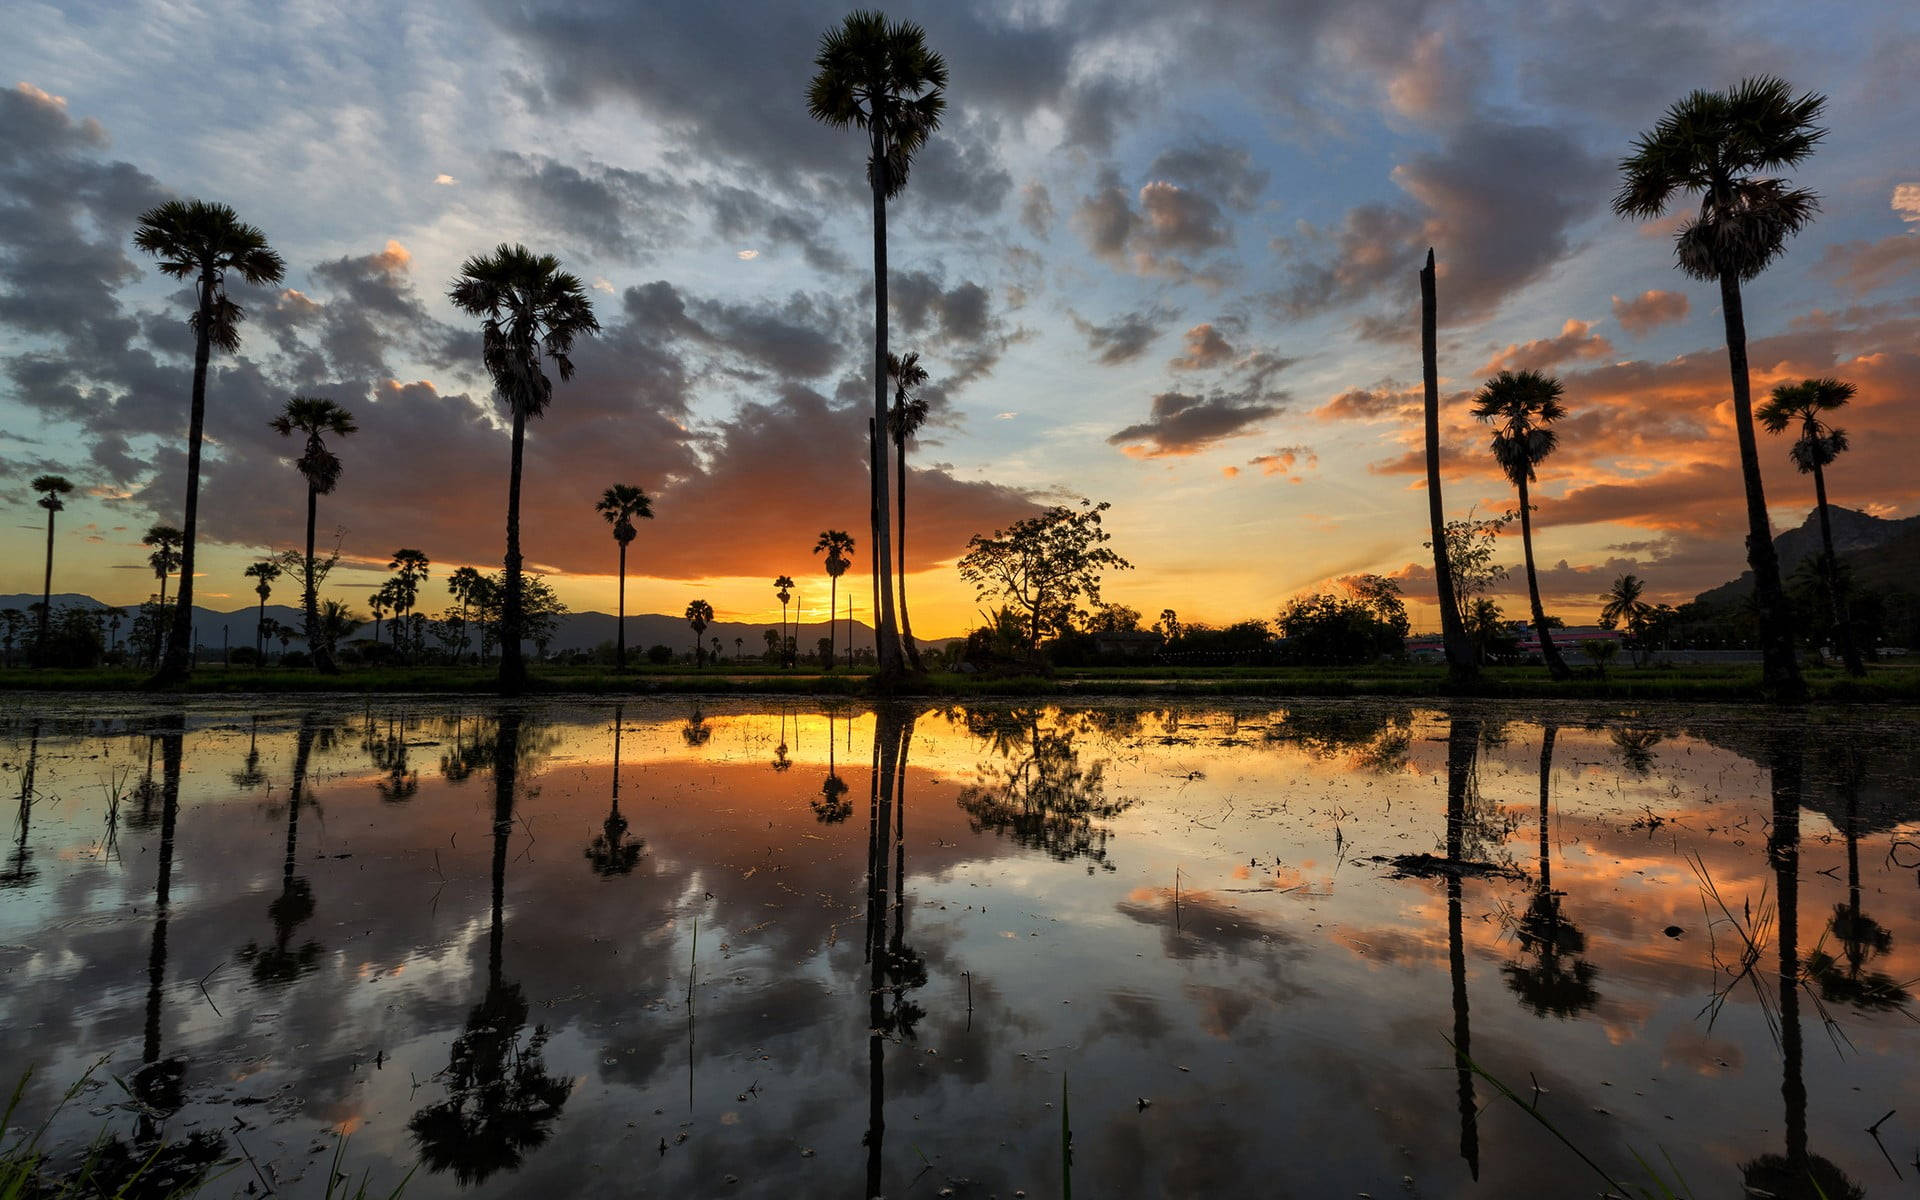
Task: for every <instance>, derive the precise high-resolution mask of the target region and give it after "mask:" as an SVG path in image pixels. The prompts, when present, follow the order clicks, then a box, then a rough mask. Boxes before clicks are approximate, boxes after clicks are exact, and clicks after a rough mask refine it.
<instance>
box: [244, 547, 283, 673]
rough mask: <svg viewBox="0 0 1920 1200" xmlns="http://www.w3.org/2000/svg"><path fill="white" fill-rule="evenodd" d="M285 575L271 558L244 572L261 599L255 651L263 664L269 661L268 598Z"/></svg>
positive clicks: (255, 631) (262, 560)
mask: <svg viewBox="0 0 1920 1200" xmlns="http://www.w3.org/2000/svg"><path fill="white" fill-rule="evenodd" d="M285 573H286V572H285V571H284V570H282V568H281V566H280V564H279V562H277V561H276V560H274V559H271V558H263V559H261V560H260V561H259V562H257V563H254V564H253V565H252V566H249V567H248V568H247V569H246V571H244V572H243V574H245V575H246V577H247V578H248V579H251V580H253V591H254V594H255V595H257V596H259V597H260V619H259V621H258V622H257V623H256V624H255V627H254V633H253V649H254V653H255V654H256V655H258V656H259V661H260V662H261V663H265V662H266V660H267V598H268V597H269V596H271V595H273V585H274V581H275V580H277V579H279V578H280V576H282V575H283V574H285Z"/></svg>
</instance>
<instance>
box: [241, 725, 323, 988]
mask: <svg viewBox="0 0 1920 1200" xmlns="http://www.w3.org/2000/svg"><path fill="white" fill-rule="evenodd" d="M320 734H321V724H320V719H319V717H318V715H317V714H315V713H313V712H311V711H309V712H305V713H302V714H301V716H300V729H299V731H298V732H297V733H296V734H295V735H294V749H293V782H292V784H291V786H290V788H289V790H288V793H287V841H286V848H285V850H284V851H283V853H282V855H281V859H280V894H279V895H278V896H276V897H274V899H273V902H272V903H270V904H269V905H268V906H267V917H268V919H269V920H271V921H272V922H273V944H272V945H270V946H262V945H260V944H259V943H258V942H249V943H247V945H246V946H245V947H244V948H242V949H241V951H240V953H239V957H240V961H241V962H244V963H246V964H247V966H248V967H249V969H250V970H251V971H252V974H253V981H254V982H255V983H257V984H259V985H260V986H261V987H265V988H275V987H285V986H286V985H287V984H289V983H292V982H293V981H294V980H296V979H298V978H300V977H301V976H302V975H305V974H306V973H307V972H308V971H311V970H312V969H313V964H314V962H315V961H316V960H317V959H318V958H319V957H320V943H319V942H316V941H314V940H313V939H312V938H308V939H307V940H306V941H304V942H302V943H301V944H300V945H298V946H295V945H294V944H293V939H294V934H295V933H296V932H298V930H299V928H300V926H302V925H304V924H305V923H306V922H307V921H308V920H310V919H312V917H313V913H314V907H315V906H314V900H313V885H312V884H311V883H309V882H308V881H307V880H306V879H305V878H304V877H302V876H300V875H298V874H296V873H295V869H296V866H297V864H298V862H299V849H300V809H301V806H302V805H306V804H311V803H313V801H312V799H311V798H310V797H309V796H308V795H307V770H308V765H309V764H310V763H311V761H312V759H313V747H314V742H315V740H316V739H318V738H319V737H320ZM329 740H330V739H329Z"/></svg>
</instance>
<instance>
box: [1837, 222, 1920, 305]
mask: <svg viewBox="0 0 1920 1200" xmlns="http://www.w3.org/2000/svg"><path fill="white" fill-rule="evenodd" d="M1814 269H1815V270H1817V271H1819V272H1820V273H1821V274H1822V275H1825V276H1827V277H1828V278H1830V279H1832V280H1833V282H1834V283H1835V284H1836V285H1837V286H1839V287H1840V288H1842V289H1844V290H1845V291H1849V292H1852V293H1854V294H1855V295H1859V294H1862V293H1865V292H1871V291H1877V290H1878V289H1880V288H1883V287H1887V286H1888V285H1890V284H1894V283H1898V282H1899V281H1900V280H1901V279H1903V278H1905V277H1907V276H1909V275H1912V274H1913V273H1914V272H1915V271H1916V270H1920V230H1916V231H1915V232H1913V233H1895V234H1889V235H1888V236H1886V237H1883V238H1880V239H1879V240H1878V241H1872V242H1841V243H1839V244H1837V245H1833V246H1828V247H1827V250H1826V253H1825V254H1823V255H1821V256H1820V261H1819V263H1818V264H1816V266H1815V268H1814Z"/></svg>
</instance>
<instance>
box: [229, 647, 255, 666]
mask: <svg viewBox="0 0 1920 1200" xmlns="http://www.w3.org/2000/svg"><path fill="white" fill-rule="evenodd" d="M227 661H228V662H229V663H231V664H233V665H234V666H236V667H251V666H253V665H254V664H255V663H257V662H259V661H260V652H259V651H258V650H255V649H254V648H253V647H252V646H235V647H234V648H233V650H232V651H231V652H230V653H228V655H227Z"/></svg>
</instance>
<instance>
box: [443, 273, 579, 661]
mask: <svg viewBox="0 0 1920 1200" xmlns="http://www.w3.org/2000/svg"><path fill="white" fill-rule="evenodd" d="M447 295H448V298H449V299H451V300H452V301H453V304H454V307H456V308H458V309H460V311H462V312H464V313H466V314H468V315H469V316H475V317H479V318H480V319H481V321H480V338H481V361H482V362H483V363H484V364H485V366H486V368H487V374H488V375H489V376H491V377H492V379H493V390H494V395H495V396H497V397H498V398H499V399H500V402H501V403H502V404H504V405H506V407H507V410H508V411H509V412H510V413H511V414H512V416H513V445H512V455H511V466H510V469H509V473H508V477H507V556H506V583H505V588H504V591H503V594H502V596H501V604H500V692H501V694H502V695H507V696H512V695H518V694H519V693H520V692H521V691H522V690H523V689H524V688H525V687H526V683H527V665H526V660H525V658H524V657H522V655H521V650H520V641H521V638H522V637H523V636H524V635H525V633H526V629H525V612H524V608H525V604H526V595H525V592H526V588H525V581H524V579H523V577H522V572H521V559H520V474H521V463H522V461H523V459H524V457H525V448H526V440H527V421H528V419H529V418H532V417H538V416H539V415H541V414H542V413H544V412H546V410H547V405H548V403H550V402H551V401H552V399H553V382H552V380H550V379H548V378H547V375H546V372H545V370H543V369H542V364H543V362H552V363H553V366H554V369H555V370H556V371H557V372H558V373H559V375H560V379H561V380H562V382H564V381H566V380H569V379H572V378H573V358H572V354H573V343H574V341H575V339H577V338H581V337H589V336H591V335H593V334H595V333H598V332H599V331H600V321H599V319H598V318H597V317H595V316H594V315H593V305H592V303H591V302H590V301H589V300H588V298H587V288H586V285H585V284H583V283H581V282H580V278H579V276H577V275H573V274H570V273H568V272H566V271H562V270H561V269H560V260H559V259H557V258H555V257H553V256H552V255H551V254H535V253H533V251H531V250H529V249H527V248H526V247H525V246H519V245H513V246H510V245H507V244H506V243H504V242H503V243H501V245H500V246H499V247H498V248H497V249H495V250H494V252H493V253H492V254H483V255H475V256H474V257H472V258H469V259H468V260H467V261H466V262H465V263H463V264H461V267H460V274H459V276H458V277H456V278H455V279H454V281H453V284H452V286H451V287H450V288H449V289H448V292H447Z"/></svg>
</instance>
